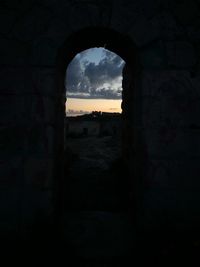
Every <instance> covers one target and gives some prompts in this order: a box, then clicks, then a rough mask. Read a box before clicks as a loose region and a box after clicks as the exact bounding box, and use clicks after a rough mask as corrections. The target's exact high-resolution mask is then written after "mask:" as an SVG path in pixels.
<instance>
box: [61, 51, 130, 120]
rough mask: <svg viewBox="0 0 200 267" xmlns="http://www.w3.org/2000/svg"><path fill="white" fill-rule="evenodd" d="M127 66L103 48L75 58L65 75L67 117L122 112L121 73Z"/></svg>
mask: <svg viewBox="0 0 200 267" xmlns="http://www.w3.org/2000/svg"><path fill="white" fill-rule="evenodd" d="M124 64H125V62H124V61H123V60H122V59H121V58H120V57H119V56H118V55H116V54H115V53H112V52H110V51H109V50H107V49H104V48H91V49H88V50H85V51H83V52H81V53H79V54H77V55H76V57H74V59H73V60H72V61H71V63H70V64H69V66H68V68H67V71H66V80H65V87H66V92H67V94H66V95H67V102H66V114H67V116H76V115H81V114H85V113H90V112H91V111H104V112H121V93H122V69H123V67H124Z"/></svg>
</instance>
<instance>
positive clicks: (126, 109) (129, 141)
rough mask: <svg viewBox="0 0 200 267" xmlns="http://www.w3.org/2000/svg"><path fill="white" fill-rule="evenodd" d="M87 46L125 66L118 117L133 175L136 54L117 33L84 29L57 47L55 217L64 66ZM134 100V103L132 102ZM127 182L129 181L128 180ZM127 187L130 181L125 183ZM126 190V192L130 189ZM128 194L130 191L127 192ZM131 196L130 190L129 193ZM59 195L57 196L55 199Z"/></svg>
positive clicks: (59, 191) (60, 177)
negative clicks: (116, 57) (107, 52)
mask: <svg viewBox="0 0 200 267" xmlns="http://www.w3.org/2000/svg"><path fill="white" fill-rule="evenodd" d="M91 47H104V48H106V49H108V50H110V51H112V52H114V53H116V54H117V55H119V56H120V57H121V58H122V59H123V60H124V61H125V63H126V65H125V68H124V71H123V82H122V87H123V93H122V116H123V142H122V150H123V155H122V156H123V161H124V163H125V165H126V168H127V169H128V173H129V171H131V172H132V173H130V174H129V175H128V178H127V179H129V180H130V177H131V176H132V175H133V170H132V166H133V165H134V164H133V163H132V160H134V156H133V153H134V139H137V138H136V135H137V133H136V131H135V130H134V120H135V118H134V117H135V111H136V110H137V105H135V106H134V105H133V103H134V102H136V101H135V99H136V95H137V94H136V90H135V85H137V86H138V84H137V82H136V81H137V79H136V77H137V76H138V77H139V75H138V73H139V71H140V68H139V63H138V62H139V60H138V56H137V55H138V54H137V52H136V47H135V45H134V43H133V42H132V40H131V39H130V38H129V37H128V36H125V35H123V34H121V33H118V32H116V31H114V30H111V29H107V28H86V29H83V30H80V31H78V32H76V33H74V34H72V35H71V36H70V37H69V38H68V39H67V40H66V42H65V43H64V45H63V46H62V47H61V48H60V50H59V52H58V56H57V68H56V71H57V76H56V77H57V78H56V86H57V91H58V92H59V97H58V99H57V101H56V116H57V117H56V129H57V130H56V137H55V166H56V167H55V188H56V196H57V197H56V211H57V215H56V217H59V216H58V214H61V213H62V196H63V192H62V188H63V187H62V184H63V165H64V162H63V158H64V131H63V129H64V116H65V100H66V96H65V86H64V80H65V74H66V69H67V66H68V64H69V63H70V62H71V60H72V59H73V58H74V57H75V56H76V54H78V53H80V52H81V51H83V50H86V49H89V48H91ZM133 101H134V102H133ZM131 180H133V179H132V178H131ZM128 182H129V183H130V184H132V183H134V182H133V181H128ZM131 187H132V186H131ZM131 187H130V190H132V189H131ZM130 193H131V192H130ZM132 193H133V190H132ZM58 196H59V197H58Z"/></svg>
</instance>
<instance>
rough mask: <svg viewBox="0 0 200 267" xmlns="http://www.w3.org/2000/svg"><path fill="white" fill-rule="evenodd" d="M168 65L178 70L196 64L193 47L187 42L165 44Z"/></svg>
mask: <svg viewBox="0 0 200 267" xmlns="http://www.w3.org/2000/svg"><path fill="white" fill-rule="evenodd" d="M166 48H167V60H168V65H169V66H172V67H178V68H190V67H192V66H194V64H195V63H196V55H195V51H194V48H193V46H192V45H191V44H190V43H187V42H169V43H166Z"/></svg>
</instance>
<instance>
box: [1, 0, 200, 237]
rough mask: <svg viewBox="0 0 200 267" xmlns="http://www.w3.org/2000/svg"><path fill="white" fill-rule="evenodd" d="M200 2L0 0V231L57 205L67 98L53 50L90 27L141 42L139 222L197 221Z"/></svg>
mask: <svg viewBox="0 0 200 267" xmlns="http://www.w3.org/2000/svg"><path fill="white" fill-rule="evenodd" d="M199 10H200V2H199V1H197V0H196V1H195V0H191V1H175V0H174V1H170V0H168V1H167V0H166V1H161V0H148V1H147V0H142V1H127V0H123V1H122V0H121V1H111V0H106V1H96V0H95V1H86V0H82V1H75V0H68V1H66V0H65V1H64V0H63V1H54V0H51V1H50V0H49V1H45V0H42V1H36V0H31V1H25V0H23V1H17V0H15V1H14V0H7V1H1V3H0V110H1V117H0V133H1V143H0V146H1V149H0V182H1V186H0V199H1V201H0V211H1V212H0V213H1V220H0V225H1V229H2V230H1V232H3V233H4V234H6V233H17V234H18V233H24V232H26V231H28V230H29V229H30V228H31V225H32V224H33V222H34V220H35V218H37V217H38V216H40V215H41V214H49V213H51V211H52V199H53V194H52V188H53V175H54V165H55V164H54V163H55V149H56V148H55V144H56V136H58V135H57V125H58V120H57V119H58V118H57V106H58V105H62V106H63V105H64V96H63V95H61V93H60V92H59V90H57V87H56V86H55V75H56V69H55V66H56V64H55V62H56V56H57V52H58V49H59V48H60V47H61V46H62V44H63V43H64V41H65V40H66V39H67V38H68V37H69V36H70V35H71V34H72V33H74V32H76V31H77V30H80V29H84V28H85V27H88V26H89V27H96V26H98V27H106V28H111V29H114V30H116V31H118V32H119V33H123V34H126V35H128V36H129V37H131V38H132V40H133V42H134V43H135V45H136V46H137V49H138V53H139V57H140V62H141V66H142V68H141V70H140V77H139V79H138V81H137V84H136V85H135V96H136V97H137V100H136V99H133V104H134V103H135V105H136V106H137V108H136V112H134V110H135V108H134V107H133V109H132V110H131V111H129V112H133V113H134V114H133V116H132V115H131V114H130V116H129V117H130V118H132V119H133V122H132V127H133V128H134V130H133V131H136V132H137V133H139V135H137V138H138V139H137V138H136V143H137V145H136V146H135V147H132V151H131V152H130V153H132V157H133V158H134V157H135V156H134V155H137V154H136V153H139V154H140V156H141V157H142V155H143V156H144V157H143V160H144V165H143V166H145V168H144V169H143V170H142V173H143V176H142V177H141V178H138V179H139V180H138V181H137V183H138V186H139V188H140V190H139V192H140V196H139V197H140V200H141V206H142V207H143V209H141V212H140V223H141V225H144V226H145V227H146V228H148V227H156V226H157V225H164V224H165V223H166V222H167V223H168V224H170V225H173V226H176V225H177V226H182V227H185V226H189V225H190V224H193V225H194V224H195V223H196V224H197V223H198V222H199V219H200V209H199V206H198V204H199V203H200V194H199V191H200V182H199V173H200V170H199V169H200V141H199V140H200V139H199V133H200V89H199V86H200V69H199V67H200V65H199V56H200V30H199V25H200V18H199ZM91 38H92V36H91ZM125 49H126V48H125ZM134 116H135V118H134ZM130 124H131V122H130ZM57 138H58V137H57ZM144 151H145V153H143V152H144ZM135 158H136V161H137V156H136V157H135ZM140 162H141V161H140ZM138 166H139V164H138ZM138 168H141V169H142V165H140V166H139V167H138ZM136 173H137V172H136ZM140 173H141V172H140Z"/></svg>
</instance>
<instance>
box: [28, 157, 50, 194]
mask: <svg viewBox="0 0 200 267" xmlns="http://www.w3.org/2000/svg"><path fill="white" fill-rule="evenodd" d="M52 169H53V159H51V158H45V157H44V158H41V157H38V158H29V159H27V161H26V162H25V163H24V175H25V179H26V180H25V183H26V184H27V185H29V186H30V187H33V188H36V189H38V190H44V189H46V188H50V187H51V186H52V181H53V180H52V179H53V177H52V176H53V173H52Z"/></svg>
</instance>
